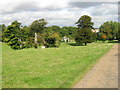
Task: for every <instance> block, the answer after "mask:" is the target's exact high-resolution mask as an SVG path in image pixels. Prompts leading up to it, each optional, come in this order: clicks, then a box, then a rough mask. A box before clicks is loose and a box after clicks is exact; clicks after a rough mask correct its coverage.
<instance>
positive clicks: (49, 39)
mask: <svg viewBox="0 0 120 90" xmlns="http://www.w3.org/2000/svg"><path fill="white" fill-rule="evenodd" d="M43 34H44V40H45V42H46V47H59V45H60V42H61V37H60V34H59V33H58V32H55V31H53V29H52V28H48V27H47V28H45V30H44V32H43Z"/></svg>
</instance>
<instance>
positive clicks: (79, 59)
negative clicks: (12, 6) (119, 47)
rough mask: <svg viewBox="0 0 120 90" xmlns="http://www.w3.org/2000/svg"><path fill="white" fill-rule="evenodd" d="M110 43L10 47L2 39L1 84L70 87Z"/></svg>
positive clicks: (5, 85)
mask: <svg viewBox="0 0 120 90" xmlns="http://www.w3.org/2000/svg"><path fill="white" fill-rule="evenodd" d="M112 45H113V44H111V43H90V44H88V46H75V45H74V43H71V44H67V43H62V44H61V46H60V47H59V48H46V49H41V48H38V49H34V48H29V49H23V50H12V49H11V48H10V47H8V46H7V45H6V44H4V43H3V44H2V70H3V72H2V74H3V85H2V86H3V88H69V87H72V86H73V85H74V84H75V83H77V82H78V81H79V80H80V79H81V78H83V76H84V75H85V74H86V73H87V72H88V70H90V69H91V68H92V66H93V65H94V64H95V63H96V62H97V61H98V60H99V58H100V57H101V56H103V55H104V54H105V53H106V52H107V51H108V50H109V49H110V48H111V47H112ZM101 68H102V67H101ZM98 76H99V75H98Z"/></svg>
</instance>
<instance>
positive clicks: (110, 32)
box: [99, 21, 118, 41]
mask: <svg viewBox="0 0 120 90" xmlns="http://www.w3.org/2000/svg"><path fill="white" fill-rule="evenodd" d="M117 35H118V23H117V22H113V21H107V22H104V23H103V24H102V25H101V26H100V31H99V37H100V40H104V41H105V40H109V41H112V40H115V39H117ZM103 36H106V38H103Z"/></svg>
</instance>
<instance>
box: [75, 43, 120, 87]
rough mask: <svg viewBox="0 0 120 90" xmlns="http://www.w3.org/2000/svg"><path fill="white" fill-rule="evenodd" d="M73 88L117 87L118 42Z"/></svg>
mask: <svg viewBox="0 0 120 90" xmlns="http://www.w3.org/2000/svg"><path fill="white" fill-rule="evenodd" d="M73 88H118V44H114V45H113V47H112V49H111V50H110V51H109V52H108V53H107V54H106V55H105V56H103V57H102V58H101V59H100V60H99V62H98V63H97V64H96V65H95V66H94V67H93V69H92V70H90V71H89V72H88V73H87V74H86V76H85V77H84V78H83V79H82V80H81V81H80V82H78V83H77V84H76V85H75V86H74V87H73Z"/></svg>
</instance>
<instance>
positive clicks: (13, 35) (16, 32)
mask: <svg viewBox="0 0 120 90" xmlns="http://www.w3.org/2000/svg"><path fill="white" fill-rule="evenodd" d="M20 27H21V23H19V22H17V21H14V22H12V24H11V25H9V26H8V27H7V29H5V31H4V37H5V38H4V41H5V42H7V43H8V45H10V46H11V48H12V49H21V48H22V46H21V34H20V33H21V28H20Z"/></svg>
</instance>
